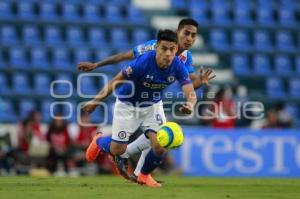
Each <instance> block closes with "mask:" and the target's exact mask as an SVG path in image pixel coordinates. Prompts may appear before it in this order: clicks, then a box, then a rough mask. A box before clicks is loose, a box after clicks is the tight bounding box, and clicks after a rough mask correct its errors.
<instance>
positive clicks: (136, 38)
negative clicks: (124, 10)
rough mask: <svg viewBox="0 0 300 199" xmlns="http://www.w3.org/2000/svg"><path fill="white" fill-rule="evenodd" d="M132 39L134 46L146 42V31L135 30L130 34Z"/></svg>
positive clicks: (147, 38) (147, 35)
mask: <svg viewBox="0 0 300 199" xmlns="http://www.w3.org/2000/svg"><path fill="white" fill-rule="evenodd" d="M132 38H133V41H132V42H133V44H134V45H138V44H141V43H144V42H145V41H148V40H149V39H150V37H149V33H148V31H147V30H145V29H141V28H139V29H136V30H135V31H134V32H133V33H132Z"/></svg>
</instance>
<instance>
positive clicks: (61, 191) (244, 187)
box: [0, 176, 300, 199]
mask: <svg viewBox="0 0 300 199" xmlns="http://www.w3.org/2000/svg"><path fill="white" fill-rule="evenodd" d="M158 179H159V180H163V181H165V183H164V184H163V186H162V187H161V188H149V187H145V186H140V185H137V184H134V183H130V182H126V181H125V180H123V179H122V178H121V177H112V176H95V177H78V178H74V177H73V178H72V177H45V178H44V177H43V178H38V177H0V199H35V198H36V199H58V198H66V199H89V198H92V199H96V198H105V199H127V198H130V199H135V198H136V199H147V198H149V199H166V198H180V199H188V198H191V199H202V198H203V199H213V198H218V199H220V198H226V199H228V198H236V199H250V198H251V199H252V198H253V199H260V198H263V199H267V198H272V199H273V198H275V199H277V198H278V199H279V198H280V199H281V198H291V199H296V198H300V188H299V187H300V179H279V178H276V179H274V178H271V179H264V178H196V177H175V176H172V177H160V176H159V177H158Z"/></svg>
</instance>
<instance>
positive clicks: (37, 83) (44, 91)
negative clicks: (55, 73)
mask: <svg viewBox="0 0 300 199" xmlns="http://www.w3.org/2000/svg"><path fill="white" fill-rule="evenodd" d="M34 92H35V94H37V95H50V78H49V76H48V75H47V74H40V73H38V74H35V77H34Z"/></svg>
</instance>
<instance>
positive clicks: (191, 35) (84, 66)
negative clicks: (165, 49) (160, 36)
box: [78, 18, 215, 178]
mask: <svg viewBox="0 0 300 199" xmlns="http://www.w3.org/2000/svg"><path fill="white" fill-rule="evenodd" d="M197 29H198V23H197V22H196V21H195V20H193V19H190V18H187V19H182V20H181V21H180V22H179V25H178V29H177V38H178V51H177V53H176V55H177V56H178V57H179V58H180V60H181V61H182V62H183V63H184V66H185V67H186V69H187V71H188V72H189V77H190V79H191V80H192V82H193V86H194V88H195V89H197V88H199V87H200V86H201V85H202V84H207V83H208V81H209V80H211V79H213V78H214V77H215V75H214V74H213V71H212V70H210V69H209V70H207V71H204V69H203V68H201V69H200V76H197V75H196V73H195V69H194V67H193V66H192V56H191V52H190V51H188V49H189V48H190V47H192V45H193V44H194V43H195V40H196V34H197ZM156 44H157V41H156V40H150V41H147V42H145V43H144V44H141V45H138V46H136V47H134V48H133V49H132V50H129V51H127V52H123V53H119V54H117V55H113V56H110V57H108V58H106V59H104V60H102V61H99V62H98V63H90V62H81V63H79V64H78V69H79V70H82V71H91V70H93V69H95V68H97V67H102V66H105V65H109V64H114V63H118V62H120V61H124V60H131V59H134V58H136V57H138V56H139V55H142V54H143V53H146V52H148V51H151V50H155V49H156ZM159 103H160V104H161V108H160V112H161V113H160V117H161V118H160V120H161V122H162V123H165V122H166V118H165V115H164V112H163V107H162V106H163V105H162V102H159ZM149 146H150V142H149V140H148V139H147V138H146V137H145V136H144V135H141V136H140V137H139V138H138V139H137V140H136V141H135V142H133V143H131V144H130V145H129V146H128V150H127V152H128V153H127V155H124V156H123V157H125V158H128V157H129V156H131V155H134V154H136V153H139V152H140V151H141V150H143V151H142V154H141V157H140V160H139V162H138V165H137V167H136V169H135V172H134V173H135V175H137V174H138V173H139V171H140V168H141V167H142V165H143V162H144V158H145V156H146V154H147V152H148V150H149V149H148V150H147V148H149ZM115 161H116V160H115ZM116 163H117V166H118V169H119V171H120V173H121V175H122V176H123V177H125V178H127V177H128V176H127V173H126V168H124V166H123V168H122V165H121V164H122V161H116ZM133 177H134V176H133Z"/></svg>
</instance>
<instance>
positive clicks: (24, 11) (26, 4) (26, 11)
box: [17, 1, 37, 20]
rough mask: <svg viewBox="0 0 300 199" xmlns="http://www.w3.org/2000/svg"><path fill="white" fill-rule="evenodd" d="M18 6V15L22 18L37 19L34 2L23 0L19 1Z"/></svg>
mask: <svg viewBox="0 0 300 199" xmlns="http://www.w3.org/2000/svg"><path fill="white" fill-rule="evenodd" d="M17 7H18V17H19V18H20V19H29V20H32V19H33V20H35V19H37V17H36V14H35V13H34V4H33V2H30V1H23V2H22V1H21V2H18V3H17Z"/></svg>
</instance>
